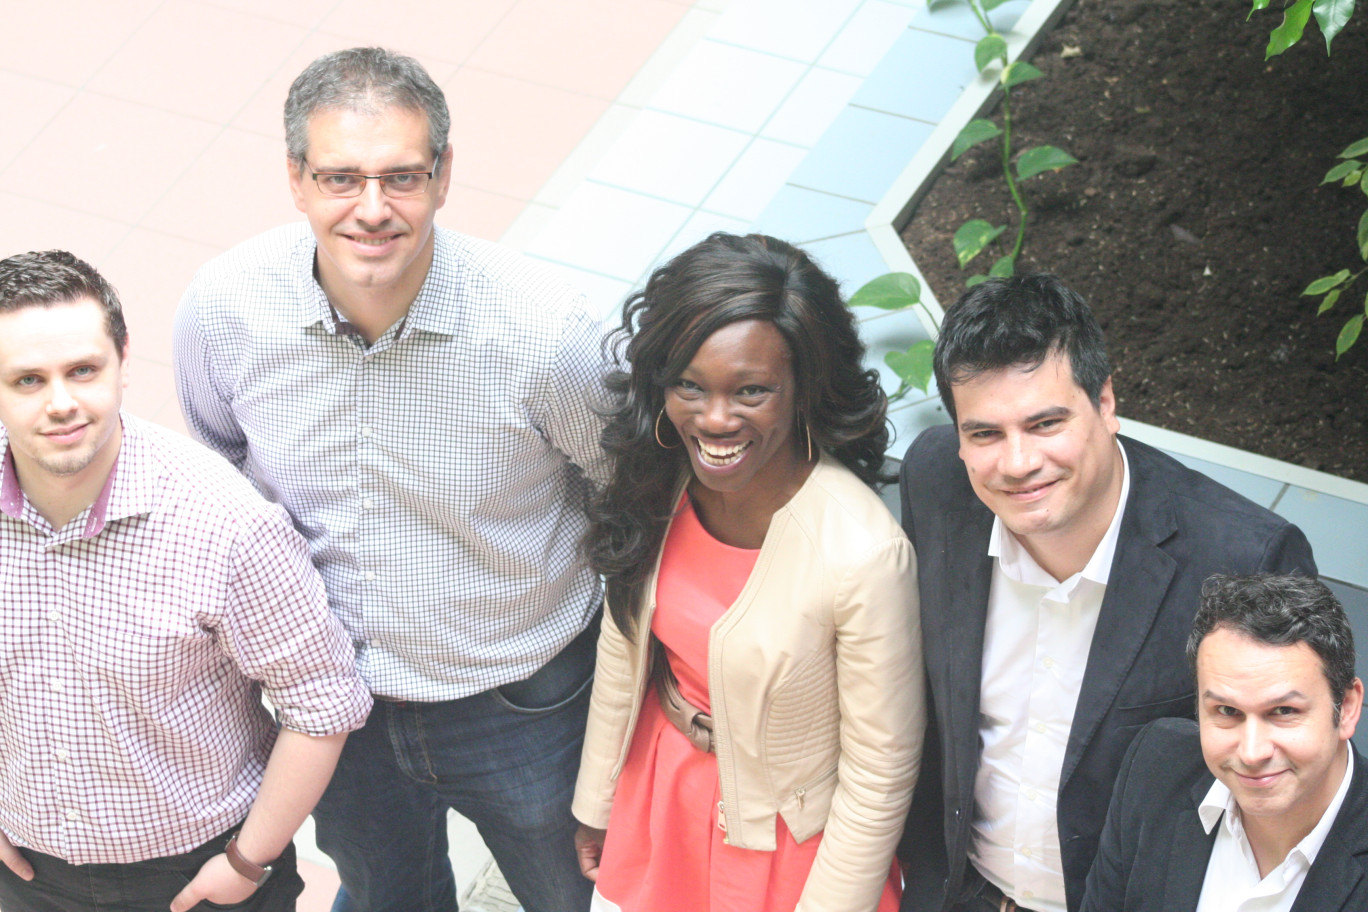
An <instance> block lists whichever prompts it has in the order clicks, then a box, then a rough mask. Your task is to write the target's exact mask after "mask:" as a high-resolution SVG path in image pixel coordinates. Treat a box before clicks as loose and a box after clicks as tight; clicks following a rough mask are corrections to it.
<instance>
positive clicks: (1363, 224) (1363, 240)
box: [1358, 209, 1368, 260]
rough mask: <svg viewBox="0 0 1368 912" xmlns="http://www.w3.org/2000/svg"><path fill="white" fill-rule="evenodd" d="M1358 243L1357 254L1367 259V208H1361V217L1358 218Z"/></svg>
mask: <svg viewBox="0 0 1368 912" xmlns="http://www.w3.org/2000/svg"><path fill="white" fill-rule="evenodd" d="M1358 245H1359V254H1360V255H1362V257H1363V258H1364V259H1365V260H1368V209H1365V210H1363V218H1361V219H1359V226H1358Z"/></svg>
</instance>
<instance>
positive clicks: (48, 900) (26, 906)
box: [0, 833, 304, 912]
mask: <svg viewBox="0 0 1368 912" xmlns="http://www.w3.org/2000/svg"><path fill="white" fill-rule="evenodd" d="M229 835H231V834H229V833H224V834H223V835H222V836H218V837H215V838H214V839H211V840H209V841H208V842H206V843H205V844H204V845H202V846H200V847H199V848H197V849H191V850H190V851H189V852H185V853H184V854H181V855H168V856H166V857H164V858H149V859H147V860H146V861H134V862H129V863H128V864H88V865H74V864H70V863H68V862H66V861H63V860H62V859H60V858H56V857H54V856H52V855H44V854H42V853H41V852H34V851H32V850H31V849H20V850H19V851H20V852H22V853H23V855H24V857H25V858H27V859H28V860H29V864H31V865H33V880H29V881H25V880H22V879H20V878H19V876H18V875H17V874H15V873H13V872H12V871H10V869H9V868H7V867H5V866H4V865H0V909H3V910H4V912H166V910H167V909H168V908H170V906H171V900H172V899H174V898H175V896H176V894H177V893H179V892H180V891H181V890H183V889H185V885H186V884H188V883H190V879H191V878H192V877H194V876H195V875H196V874H197V873H199V869H200V868H202V867H203V866H204V863H205V862H206V861H208V860H209V859H210V858H213V857H214V856H215V855H217V854H219V853H220V852H222V851H223V847H224V846H225V845H226V844H227V843H228V837H229ZM302 892H304V881H303V880H301V879H300V877H299V873H298V871H297V870H296V868H295V852H294V845H289V846H287V847H286V849H285V852H284V854H282V855H281V856H280V858H279V859H277V860H276V862H275V863H274V864H272V865H271V876H270V877H269V878H268V879H267V881H266V883H264V884H262V885H261V887H260V888H259V889H258V890H257V891H256V892H255V893H253V894H252V895H251V896H250V897H248V898H247V899H246V900H245V901H243V902H241V903H239V904H237V905H233V906H223V905H218V904H217V903H211V902H200V903H197V904H196V905H195V907H194V909H193V912H204V910H213V909H231V910H234V912H294V908H295V899H296V898H297V897H298V896H299V894H300V893H302Z"/></svg>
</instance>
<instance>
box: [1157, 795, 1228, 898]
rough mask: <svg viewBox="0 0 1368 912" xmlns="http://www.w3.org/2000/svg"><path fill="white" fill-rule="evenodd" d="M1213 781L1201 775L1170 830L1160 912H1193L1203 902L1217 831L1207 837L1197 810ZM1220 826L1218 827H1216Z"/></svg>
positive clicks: (1213, 830)
mask: <svg viewBox="0 0 1368 912" xmlns="http://www.w3.org/2000/svg"><path fill="white" fill-rule="evenodd" d="M1214 781H1215V780H1214V779H1213V778H1212V777H1211V776H1210V775H1206V774H1203V775H1202V776H1199V777H1198V779H1197V784H1196V785H1194V786H1193V787H1192V791H1191V792H1190V793H1189V798H1191V804H1189V805H1187V806H1185V807H1183V808H1182V809H1181V810H1180V811H1179V812H1178V817H1177V820H1176V822H1175V824H1174V827H1173V843H1172V845H1170V846H1169V858H1168V870H1167V876H1166V877H1165V878H1164V904H1163V905H1162V906H1161V907H1160V908H1163V909H1174V910H1177V909H1195V908H1197V901H1198V900H1199V899H1201V898H1202V883H1203V882H1204V881H1205V880H1206V869H1207V862H1209V861H1210V860H1211V848H1212V846H1213V845H1215V843H1216V830H1215V829H1214V828H1213V829H1212V831H1211V833H1209V834H1208V833H1207V832H1206V830H1204V829H1203V828H1202V818H1201V817H1199V816H1198V815H1197V808H1199V807H1200V806H1201V804H1202V799H1203V798H1205V797H1206V794H1207V792H1208V791H1210V790H1211V783H1212V782H1214ZM1218 826H1219V824H1218Z"/></svg>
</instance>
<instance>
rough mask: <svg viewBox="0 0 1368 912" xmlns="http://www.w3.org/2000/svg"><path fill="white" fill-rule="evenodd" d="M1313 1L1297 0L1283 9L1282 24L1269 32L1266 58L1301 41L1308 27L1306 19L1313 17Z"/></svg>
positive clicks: (1274, 55)
mask: <svg viewBox="0 0 1368 912" xmlns="http://www.w3.org/2000/svg"><path fill="white" fill-rule="evenodd" d="M1312 2H1313V0H1297V2H1296V3H1294V4H1292V5H1291V6H1289V7H1288V8H1287V9H1285V10H1283V21H1282V25H1279V26H1278V27H1277V28H1275V29H1274V30H1273V31H1271V32H1269V33H1268V49H1267V50H1265V51H1264V60H1268V59H1269V58H1270V57H1276V56H1278V55H1279V54H1281V53H1282V52H1283V51H1285V50H1287V49H1288V48H1290V47H1291V46H1292V45H1294V44H1296V43H1297V42H1298V41H1301V36H1302V32H1303V31H1304V30H1305V29H1306V20H1308V19H1310V18H1311V4H1312Z"/></svg>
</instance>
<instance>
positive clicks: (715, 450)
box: [694, 437, 750, 467]
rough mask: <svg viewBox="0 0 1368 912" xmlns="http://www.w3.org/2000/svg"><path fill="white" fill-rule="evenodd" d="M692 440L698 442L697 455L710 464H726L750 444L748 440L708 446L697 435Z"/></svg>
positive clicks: (736, 458) (730, 462) (719, 465)
mask: <svg viewBox="0 0 1368 912" xmlns="http://www.w3.org/2000/svg"><path fill="white" fill-rule="evenodd" d="M694 440H695V441H696V442H697V443H698V455H699V457H700V458H701V459H702V460H703V461H704V462H705V463H707V464H708V465H710V466H718V467H721V466H726V465H731V464H732V463H733V462H736V460H738V459H740V458H741V454H742V453H743V452H744V451H745V450H746V449H747V448H748V447H749V446H750V441H747V442H746V443H738V444H736V445H735V446H729V447H717V446H709V445H708V444H706V443H704V442H703V441H702V440H699V439H698V438H697V437H695V438H694Z"/></svg>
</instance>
